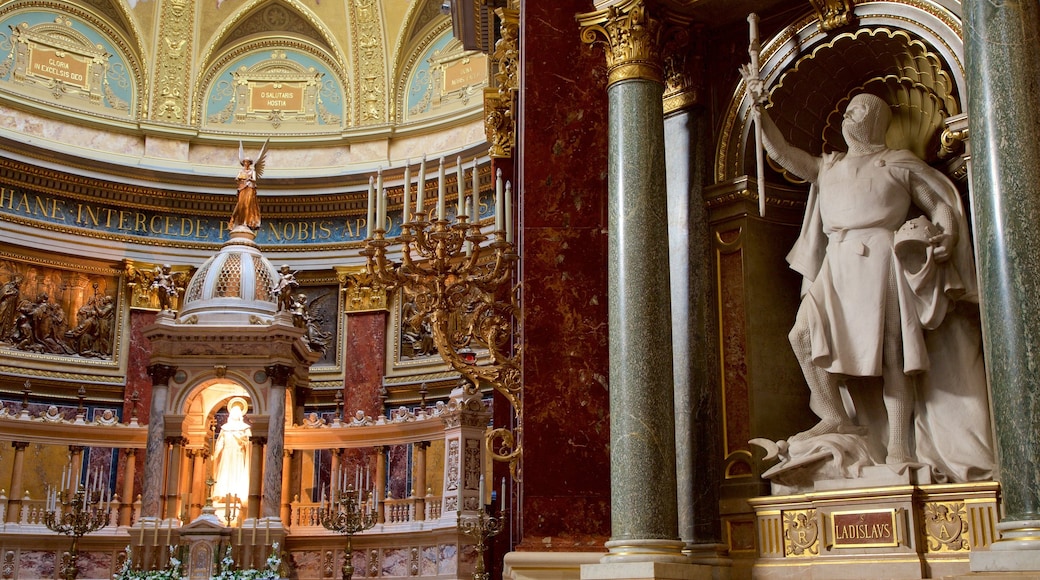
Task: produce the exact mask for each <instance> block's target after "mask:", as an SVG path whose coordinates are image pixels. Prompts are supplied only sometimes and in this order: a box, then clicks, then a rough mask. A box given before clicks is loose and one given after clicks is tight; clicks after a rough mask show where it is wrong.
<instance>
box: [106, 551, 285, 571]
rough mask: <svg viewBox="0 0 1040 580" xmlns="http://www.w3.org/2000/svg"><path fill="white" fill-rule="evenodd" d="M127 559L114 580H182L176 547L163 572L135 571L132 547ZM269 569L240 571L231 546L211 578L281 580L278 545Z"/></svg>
mask: <svg viewBox="0 0 1040 580" xmlns="http://www.w3.org/2000/svg"><path fill="white" fill-rule="evenodd" d="M125 552H126V559H125V560H124V561H123V565H122V566H121V567H120V568H119V571H118V572H116V575H115V576H113V579H114V580H182V578H183V573H182V571H181V561H180V559H178V558H176V557H175V555H174V554H175V547H174V546H170V559H169V564H168V565H167V567H166V568H164V569H162V570H134V569H133V562H132V561H131V557H130V554H131V550H130V546H127V547H126V550H125ZM266 564H267V567H266V568H262V569H253V568H245V569H239V568H236V566H235V559H234V558H233V557H232V556H231V546H228V547H227V549H226V550H225V551H224V557H223V558H221V560H220V563H219V571H218V572H217V574H216V575H214V576H211V577H210V580H278V579H279V578H281V574H280V573H279V572H280V571H281V567H282V558H281V556H280V555H279V552H278V543H277V542H275V543H274V544H273V545H272V546H271V555H270V556H268V557H267V562H266Z"/></svg>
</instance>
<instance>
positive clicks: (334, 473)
mask: <svg viewBox="0 0 1040 580" xmlns="http://www.w3.org/2000/svg"><path fill="white" fill-rule="evenodd" d="M342 465H343V450H342V449H329V497H332V498H333V501H335V498H337V497H339V491H340V489H339V482H340V479H341V478H340V471H342V469H343V467H342Z"/></svg>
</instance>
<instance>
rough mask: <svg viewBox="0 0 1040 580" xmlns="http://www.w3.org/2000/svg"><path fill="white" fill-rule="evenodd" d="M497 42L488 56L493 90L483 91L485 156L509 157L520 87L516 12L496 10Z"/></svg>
mask: <svg viewBox="0 0 1040 580" xmlns="http://www.w3.org/2000/svg"><path fill="white" fill-rule="evenodd" d="M495 14H497V15H498V17H499V20H501V22H502V24H501V26H500V31H501V32H500V34H501V38H499V40H498V42H496V43H495V51H494V52H493V53H492V54H491V68H492V70H493V71H494V74H493V75H492V82H493V83H494V86H492V87H487V88H485V89H484V132H485V134H486V135H487V140H488V143H490V147H488V155H490V156H491V157H496V158H502V157H512V156H513V147H515V145H516V100H517V99H516V94H517V90H518V88H519V86H520V81H519V71H520V12H519V11H518V10H513V9H508V8H499V9H498V10H496V11H495Z"/></svg>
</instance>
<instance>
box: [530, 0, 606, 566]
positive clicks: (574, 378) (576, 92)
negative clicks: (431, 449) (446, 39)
mask: <svg viewBox="0 0 1040 580" xmlns="http://www.w3.org/2000/svg"><path fill="white" fill-rule="evenodd" d="M593 9H594V6H593V4H592V2H591V1H590V0H584V1H579V0H558V1H554V2H544V1H525V2H524V3H523V8H522V12H521V26H522V27H523V30H522V33H521V38H522V40H521V42H522V47H521V51H522V53H523V61H524V67H523V78H522V80H521V90H522V93H523V100H522V103H521V111H520V123H521V129H520V130H519V133H518V140H519V153H518V155H517V174H518V176H519V182H520V184H521V186H520V187H519V188H517V189H518V194H519V206H518V211H517V212H516V213H517V215H518V216H519V218H520V220H521V222H520V228H519V229H518V231H519V232H520V238H519V240H520V243H521V256H522V265H521V268H522V278H523V308H524V326H523V357H524V358H523V365H524V366H523V383H524V395H523V396H524V425H523V427H524V440H523V445H524V457H523V483H522V497H523V501H522V505H521V507H520V510H521V511H520V514H519V516H520V529H519V530H517V532H518V533H519V537H518V538H516V540H518V544H517V545H516V546H515V549H517V550H539V551H542V550H559V551H570V550H597V551H598V550H603V549H604V548H603V542H604V541H605V540H607V539H608V538H609V535H610V456H609V443H610V430H609V397H608V391H607V376H608V360H607V278H606V276H607V262H606V260H607V233H606V223H607V218H606V195H607V184H606V177H607V122H606V117H607V93H606V82H605V80H606V79H605V74H606V70H605V68H606V67H605V60H604V56H603V51H602V49H600V48H592V47H589V46H587V45H585V44H583V43H582V42H581V40H580V38H579V28H578V25H577V22H576V21H575V14H577V13H580V12H588V11H591V10H593Z"/></svg>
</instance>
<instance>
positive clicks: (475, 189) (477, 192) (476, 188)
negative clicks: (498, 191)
mask: <svg viewBox="0 0 1040 580" xmlns="http://www.w3.org/2000/svg"><path fill="white" fill-rule="evenodd" d="M479 198H480V183H479V181H478V180H477V158H476V157H474V158H473V212H472V213H471V214H470V216H469V221H471V222H475V221H477V207H478V203H477V200H478V199H479Z"/></svg>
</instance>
